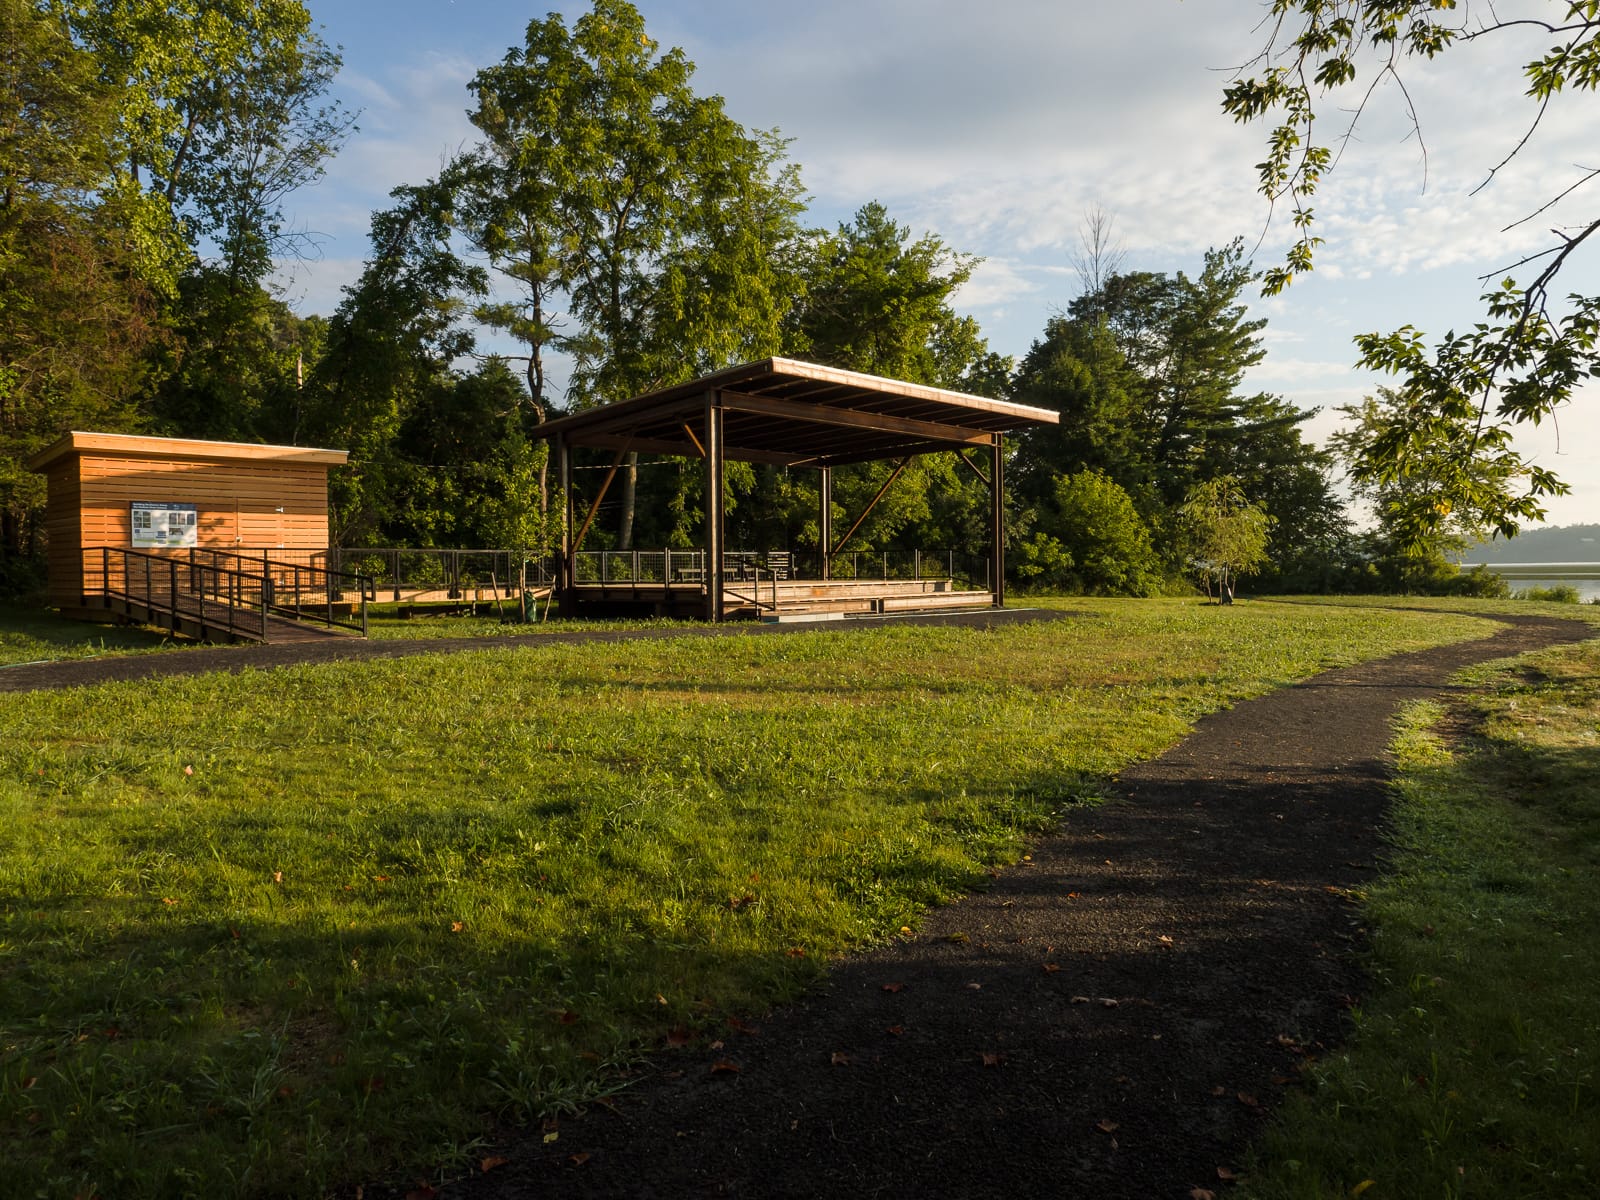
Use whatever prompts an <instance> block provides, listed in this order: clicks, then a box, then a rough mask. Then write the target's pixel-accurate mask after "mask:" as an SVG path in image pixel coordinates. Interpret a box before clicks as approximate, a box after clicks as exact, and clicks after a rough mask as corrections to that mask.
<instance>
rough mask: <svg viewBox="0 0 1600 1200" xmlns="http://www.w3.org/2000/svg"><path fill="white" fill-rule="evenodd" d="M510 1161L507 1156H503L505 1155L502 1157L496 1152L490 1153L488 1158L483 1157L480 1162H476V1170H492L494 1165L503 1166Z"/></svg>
mask: <svg viewBox="0 0 1600 1200" xmlns="http://www.w3.org/2000/svg"><path fill="white" fill-rule="evenodd" d="M510 1161H511V1160H510V1159H509V1158H505V1157H503V1156H501V1155H498V1154H493V1155H490V1156H489V1157H488V1158H486V1159H484V1160H483V1161H482V1162H480V1163H479V1164H478V1170H480V1171H492V1170H494V1169H495V1168H496V1167H503V1166H505V1165H506V1164H507V1163H508V1162H510Z"/></svg>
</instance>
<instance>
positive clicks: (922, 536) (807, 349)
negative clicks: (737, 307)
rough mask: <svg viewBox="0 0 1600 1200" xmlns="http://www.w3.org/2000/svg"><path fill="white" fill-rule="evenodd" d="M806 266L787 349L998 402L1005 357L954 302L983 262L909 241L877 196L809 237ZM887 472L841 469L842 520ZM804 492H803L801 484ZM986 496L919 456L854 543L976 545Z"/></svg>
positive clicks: (942, 464)
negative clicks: (844, 219) (846, 218)
mask: <svg viewBox="0 0 1600 1200" xmlns="http://www.w3.org/2000/svg"><path fill="white" fill-rule="evenodd" d="M803 261H804V272H805V295H804V297H803V299H802V300H801V301H800V303H799V304H797V305H796V306H795V308H794V309H793V311H792V312H791V314H790V317H789V321H788V331H787V337H786V344H785V351H786V352H787V353H790V354H794V355H796V356H798V357H801V358H805V359H809V360H811V361H813V362H818V363H822V364H825V365H827V366H834V367H843V368H846V369H847V370H852V371H864V372H866V373H868V374H872V375H882V376H887V377H889V378H893V379H902V380H906V381H908V382H911V383H925V384H931V385H933V386H935V387H944V388H951V389H954V390H956V391H963V392H971V393H975V394H979V395H987V396H1001V395H1004V394H1005V392H1006V391H1007V390H1008V388H1009V386H1010V378H1011V370H1012V366H1013V364H1012V361H1011V359H1009V358H1007V357H1004V356H1002V355H999V354H995V353H994V352H992V351H991V350H990V349H989V345H988V342H987V341H986V340H985V338H984V337H983V333H982V330H981V329H980V328H979V327H978V323H977V321H976V320H974V319H973V318H972V317H969V316H962V315H960V314H959V313H957V312H956V311H955V309H954V307H953V301H954V299H955V295H956V293H957V292H958V291H959V290H960V288H961V287H962V285H963V284H965V283H966V282H967V281H968V280H969V279H970V278H971V277H972V272H973V271H974V270H975V269H976V268H977V266H978V264H979V262H980V261H981V260H980V259H978V258H976V257H975V256H973V255H970V254H963V253H961V252H959V251H957V250H954V249H952V248H951V247H949V246H948V245H946V244H945V242H944V241H943V239H941V238H939V237H938V236H937V235H935V234H932V233H924V234H922V235H921V236H920V237H916V236H913V234H912V231H911V229H910V227H909V226H907V225H904V224H902V223H901V222H898V221H896V220H894V218H893V217H892V216H890V214H889V211H888V209H887V208H885V207H884V205H882V204H880V203H878V202H876V201H873V202H871V203H868V204H865V205H863V206H862V207H861V208H860V209H859V210H857V212H856V213H855V215H854V217H853V218H852V219H851V220H850V221H848V222H843V223H841V224H840V225H839V226H838V227H837V229H834V230H818V231H816V232H814V233H813V234H812V236H811V238H810V240H809V243H808V245H807V247H806V252H805V255H804V260H803ZM893 470H894V466H893V464H890V463H865V464H862V465H860V466H857V467H850V468H843V469H841V470H839V471H838V472H837V473H836V474H835V476H834V484H833V486H834V494H835V497H836V498H837V499H838V501H839V502H840V506H841V507H840V514H839V515H840V517H841V518H843V519H845V520H846V521H849V520H852V519H853V517H854V516H855V515H856V514H858V513H860V512H861V511H862V510H863V509H864V508H865V507H866V505H867V504H868V502H869V501H870V500H871V498H872V497H873V496H874V495H875V494H877V492H878V491H879V489H880V488H881V487H882V486H883V484H884V483H885V481H886V480H887V479H888V477H889V474H890V472H891V471H893ZM769 474H770V473H769ZM801 487H802V488H804V489H806V491H807V492H809V491H810V488H809V485H808V484H804V483H803V484H802V485H801ZM984 496H985V490H984V488H983V485H982V483H981V482H979V480H978V478H977V477H976V475H975V474H974V473H973V472H971V471H970V470H968V469H967V468H965V467H962V466H961V465H960V464H959V463H957V462H956V461H955V459H954V458H953V457H952V456H950V455H947V454H930V455H923V456H920V457H918V458H916V459H914V460H913V461H912V462H911V463H910V464H909V465H908V466H907V468H906V469H905V471H904V472H903V473H902V475H901V476H900V478H899V479H898V480H897V481H896V482H895V484H894V486H893V488H892V489H891V490H890V491H889V492H887V493H886V494H885V495H884V496H883V498H882V500H881V501H880V502H879V503H878V505H877V507H876V508H874V509H873V511H872V514H871V516H870V517H869V518H868V519H867V520H866V522H864V523H863V524H862V526H861V527H860V529H859V530H858V531H857V532H856V534H855V537H854V539H853V540H852V541H851V543H850V545H851V547H853V548H855V549H871V548H879V549H881V548H883V547H885V546H895V545H897V544H907V545H910V546H925V547H929V548H944V547H952V546H974V545H981V544H982V542H983V539H984V538H985V537H986V536H987V534H986V532H985V530H986V528H987V525H986V522H987V510H986V508H985V503H986V501H985V499H984ZM810 511H812V512H814V511H815V508H814V507H813V508H812V509H811V510H810ZM846 514H848V516H847V515H846ZM814 537H815V526H814V525H812V524H810V523H809V522H808V523H807V524H806V525H805V527H804V531H803V535H802V540H811V539H813V538H814Z"/></svg>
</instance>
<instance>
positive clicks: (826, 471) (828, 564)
mask: <svg viewBox="0 0 1600 1200" xmlns="http://www.w3.org/2000/svg"><path fill="white" fill-rule="evenodd" d="M818 474H819V476H820V480H819V482H818V486H817V491H818V493H819V494H820V495H821V497H822V504H821V511H819V512H818V514H817V530H818V534H819V536H818V538H817V540H818V541H819V542H820V543H821V548H822V578H824V579H832V578H833V553H832V551H833V468H832V467H823V468H821V470H820V471H819V472H818Z"/></svg>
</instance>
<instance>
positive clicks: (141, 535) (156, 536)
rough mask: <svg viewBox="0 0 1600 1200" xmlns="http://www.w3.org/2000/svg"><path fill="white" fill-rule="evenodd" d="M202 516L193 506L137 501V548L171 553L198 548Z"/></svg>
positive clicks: (134, 512)
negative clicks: (199, 526)
mask: <svg viewBox="0 0 1600 1200" xmlns="http://www.w3.org/2000/svg"><path fill="white" fill-rule="evenodd" d="M198 517H199V513H198V511H197V510H196V508H195V506H194V505H193V504H163V503H156V502H153V501H149V500H135V501H133V548H134V549H135V550H143V549H163V550H170V549H173V548H174V547H177V548H180V549H181V548H183V547H187V546H195V545H198V544H199V543H198V542H197V541H196V540H195V538H196V534H197V533H198V532H199V529H198Z"/></svg>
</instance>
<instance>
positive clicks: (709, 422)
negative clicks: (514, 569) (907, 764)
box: [538, 358, 1060, 621]
mask: <svg viewBox="0 0 1600 1200" xmlns="http://www.w3.org/2000/svg"><path fill="white" fill-rule="evenodd" d="M1059 419H1060V418H1059V416H1058V415H1057V414H1056V413H1054V412H1051V411H1049V410H1048V409H1041V408H1031V407H1029V406H1027V405H1022V404H1011V403H1007V402H1006V401H1002V400H990V399H988V398H986V397H982V396H971V395H967V394H965V393H962V392H953V391H947V390H945V389H943V388H934V387H925V386H922V385H920V384H912V383H903V382H900V381H897V380H893V379H883V378H880V377H878V376H875V375H864V374H861V373H859V372H856V371H844V370H839V369H837V368H834V367H822V366H817V365H815V364H813V363H805V362H797V361H794V360H792V359H783V358H769V359H766V360H763V361H761V362H755V363H749V364H746V365H744V366H739V367H730V368H728V369H727V370H723V371H718V372H716V373H714V374H711V375H707V376H704V377H702V378H700V379H696V380H693V381H692V382H689V383H684V384H679V385H677V386H675V387H669V388H663V389H661V390H659V391H654V392H649V393H647V394H645V395H642V396H636V397H634V398H633V399H631V400H624V401H621V402H619V403H616V404H608V405H605V406H602V407H599V408H594V409H590V410H588V411H585V412H580V413H574V414H572V415H571V416H566V417H561V418H558V419H557V420H554V421H551V422H550V423H548V424H546V425H544V426H542V427H540V429H539V431H538V436H539V437H542V438H547V439H549V440H550V442H551V444H552V446H553V449H554V457H555V460H556V464H557V471H558V474H559V479H560V484H561V492H562V495H563V496H564V497H566V506H567V511H566V514H565V517H566V519H565V522H564V525H563V529H564V534H563V538H562V546H561V553H560V561H559V564H558V570H557V580H556V588H557V593H558V599H559V602H560V604H561V607H562V611H563V612H566V613H582V612H589V611H619V610H625V609H628V608H635V609H643V610H646V611H654V612H658V613H663V614H678V615H690V614H694V615H703V616H704V617H705V618H706V619H707V620H710V621H720V620H724V619H726V618H728V617H733V616H761V617H765V618H768V619H771V618H780V619H781V618H782V617H784V616H786V615H792V614H797V613H807V614H816V613H819V612H834V613H849V612H890V611H897V610H898V611H907V610H917V609H930V608H952V607H968V606H984V607H987V606H996V607H999V606H1003V605H1004V603H1005V541H1004V500H1005V435H1006V434H1007V433H1009V432H1012V431H1014V430H1018V429H1024V428H1027V427H1029V426H1035V425H1051V424H1056V423H1057V422H1058V421H1059ZM580 449H587V450H599V451H610V452H611V455H612V457H611V460H610V467H609V469H608V470H607V471H606V473H605V474H604V476H603V478H602V483H601V485H600V486H599V488H598V489H597V490H596V494H595V495H593V496H592V497H590V498H589V499H588V501H587V504H586V505H583V506H581V511H580V505H579V502H578V499H577V497H576V495H575V493H574V490H573V472H574V467H575V463H574V451H577V450H580ZM635 451H637V452H639V453H643V454H663V455H677V456H683V457H686V458H691V459H699V460H700V461H701V462H702V463H703V464H704V470H705V472H706V476H705V483H706V496H707V497H708V501H707V504H706V509H707V511H706V519H705V527H704V530H703V541H702V544H701V545H700V546H699V547H697V548H694V549H685V550H671V551H667V550H653V551H642V550H630V551H627V552H609V551H608V552H599V553H595V554H592V555H591V554H586V552H584V550H583V543H584V539H585V538H586V536H587V535H588V533H589V531H590V529H591V527H592V526H593V524H594V519H595V515H596V514H597V513H598V512H599V510H600V506H601V504H602V502H603V501H604V499H605V497H606V494H607V492H608V490H609V488H610V486H611V484H612V482H613V481H614V479H615V478H616V475H617V473H618V472H619V471H620V469H621V467H622V464H623V461H624V459H625V458H626V456H627V455H628V454H629V453H631V452H635ZM936 451H953V452H955V453H956V454H957V455H958V456H959V458H960V460H961V461H962V462H964V463H965V464H966V465H967V467H969V468H970V469H971V470H972V471H973V472H974V473H975V474H976V475H977V476H978V477H979V478H981V479H982V480H983V481H984V483H985V485H986V486H987V488H988V493H989V513H990V521H989V538H988V543H989V544H988V545H987V546H986V547H984V548H983V549H984V550H985V552H986V562H985V570H984V572H983V578H982V579H981V580H979V581H978V586H975V587H974V586H968V587H961V586H959V585H958V583H957V581H956V580H955V579H953V578H951V575H952V574H953V572H949V571H943V572H941V571H939V570H938V569H937V568H938V565H939V564H938V562H937V561H934V560H932V559H930V561H929V563H928V566H929V567H930V568H931V569H930V570H927V571H924V570H922V569H921V564H920V563H919V564H918V566H917V569H914V570H913V571H912V572H911V573H910V576H909V577H898V578H891V577H890V572H889V571H888V570H887V569H885V570H884V571H883V573H882V576H881V577H877V578H862V577H860V573H859V572H855V571H852V572H849V574H851V575H852V576H853V577H852V578H841V577H840V576H841V575H843V574H845V572H840V571H836V569H835V568H836V565H837V564H838V563H839V562H840V558H841V555H843V554H845V553H846V552H847V550H848V548H849V545H850V540H851V538H852V537H853V536H854V534H855V533H856V531H857V530H858V529H859V528H860V527H861V524H862V522H863V521H865V520H866V518H867V516H868V515H869V514H870V512H871V511H872V509H873V508H874V507H875V506H876V505H877V503H878V501H880V500H881V499H882V498H883V497H884V495H886V494H887V493H888V490H889V489H890V488H891V487H893V486H894V485H895V482H896V481H897V479H898V478H899V477H900V473H901V472H902V471H903V470H904V468H905V465H906V464H907V463H908V462H909V461H910V460H911V459H912V458H913V457H915V456H917V455H920V454H930V453H933V452H936ZM729 461H744V462H754V463H771V464H776V465H780V466H784V467H788V468H805V469H811V470H815V471H817V472H818V475H819V483H820V487H819V493H820V504H819V512H818V530H819V534H820V536H819V541H820V542H821V551H822V552H821V554H820V555H819V556H818V562H819V566H818V567H817V568H816V569H815V570H814V571H813V572H812V574H814V575H815V576H816V578H809V579H801V578H797V574H798V572H797V571H796V570H795V560H794V559H793V558H792V557H791V556H790V555H789V554H788V553H787V552H783V553H778V554H769V555H751V554H732V553H730V552H729V550H728V548H727V546H726V543H725V538H724V532H725V519H726V513H725V511H724V503H725V495H724V489H723V478H724V466H725V464H726V463H727V462H729ZM872 461H892V462H894V463H896V466H895V467H894V469H893V470H892V471H891V472H890V474H889V476H888V479H887V480H886V481H885V482H884V484H883V486H882V487H881V488H880V490H879V491H878V494H877V496H876V497H874V498H873V500H872V501H871V503H869V504H868V505H867V506H866V508H865V510H864V511H862V512H860V513H856V514H852V515H851V517H850V518H849V524H848V526H847V527H846V529H845V531H844V532H843V534H842V535H837V536H836V533H835V530H834V521H833V507H834V506H833V495H832V492H833V488H832V472H833V469H834V468H835V467H839V466H843V465H845V464H849V463H860V462H872ZM897 574H902V575H903V573H897Z"/></svg>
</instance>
